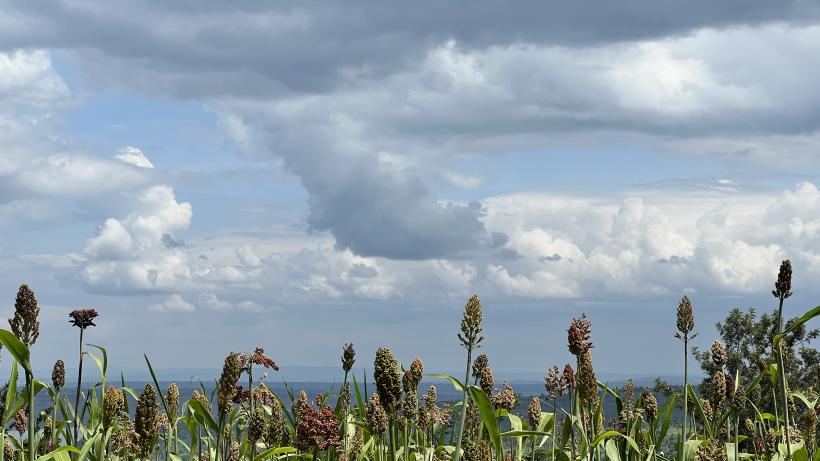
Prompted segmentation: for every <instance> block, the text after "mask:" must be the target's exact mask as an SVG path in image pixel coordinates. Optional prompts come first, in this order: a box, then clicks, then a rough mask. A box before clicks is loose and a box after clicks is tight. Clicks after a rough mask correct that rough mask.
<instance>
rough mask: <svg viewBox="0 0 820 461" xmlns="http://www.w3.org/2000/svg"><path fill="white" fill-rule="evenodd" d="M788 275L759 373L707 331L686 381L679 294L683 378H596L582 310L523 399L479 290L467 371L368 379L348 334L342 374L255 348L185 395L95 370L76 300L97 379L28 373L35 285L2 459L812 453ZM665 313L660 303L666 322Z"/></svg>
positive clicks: (471, 303)
mask: <svg viewBox="0 0 820 461" xmlns="http://www.w3.org/2000/svg"><path fill="white" fill-rule="evenodd" d="M791 276H792V268H791V263H790V262H789V261H784V262H783V263H782V265H781V266H780V271H779V276H778V278H777V280H776V282H775V284H774V290H773V291H772V295H773V296H774V298H775V300H776V302H777V305H778V310H777V311H776V313H775V314H773V315H774V316H773V317H772V318H771V325H770V330H768V331H769V333H770V334H769V335H767V337H766V338H765V341H766V343H767V344H768V348H769V349H768V350H767V351H760V354H759V355H758V356H756V357H746V359H748V360H749V363H751V364H752V365H753V367H756V370H753V371H751V372H750V371H749V367H748V366H745V365H743V363H742V359H739V358H738V354H742V351H739V350H737V349H738V348H739V345H738V344H740V343H738V344H724V343H722V342H720V341H715V342H714V343H713V344H712V345H711V347H710V348H709V350H708V351H699V350H697V349H696V348H695V349H694V355H695V356H696V357H697V358H698V360H699V361H700V362H701V364H702V365H703V364H706V366H705V367H704V369H708V370H709V374H708V376H707V378H706V380H705V381H704V382H703V383H700V384H695V383H690V382H688V371H689V370H688V369H689V357H690V355H692V354H690V347H691V346H692V344H691V341H692V340H693V339H694V338H695V337H696V335H697V334H696V333H695V309H694V307H693V304H692V302H691V301H690V299H689V298H688V297H686V296H684V297H683V298H682V299H681V300H680V303H679V305H678V306H677V310H676V311H675V312H674V314H675V316H676V321H675V325H674V327H675V330H676V332H675V333H674V336H675V338H677V339H678V340H679V341H680V343H681V353H682V354H681V357H680V364H681V367H682V371H683V373H684V377H685V378H684V385H683V387H678V388H674V387H672V386H668V385H667V386H664V385H662V384H663V383H661V382H660V380H659V382H658V385H657V386H655V388H653V389H650V388H643V389H637V388H636V386H635V385H634V384H633V383H632V381H631V380H628V381H627V382H626V383H624V385H623V386H622V387H618V388H613V387H611V386H608V385H606V384H604V383H602V382H600V381H599V380H597V379H596V375H595V368H594V361H593V352H594V347H593V337H594V335H593V328H592V324H591V322H590V321H589V320H588V319H587V318H586V316H585V315H583V314H581V315H579V316H578V317H576V318H575V319H574V320H573V321H572V323H571V324H570V325H569V326H568V329H567V352H568V355H567V357H568V358H569V359H570V360H569V363H567V364H563V365H555V366H553V367H551V368H549V369H548V370H545V372H544V385H543V390H542V392H541V393H540V395H536V396H532V397H531V398H529V399H528V400H527V401H524V402H519V399H520V398H521V395H520V394H518V393H516V391H515V390H514V389H513V387H512V386H511V385H510V384H509V383H508V382H506V381H505V382H503V383H499V382H497V381H496V380H495V377H494V375H493V371H492V368H491V366H490V360H489V358H488V357H487V355H484V354H481V353H480V352H481V346H482V342H483V340H484V336H483V335H482V332H483V328H482V321H483V312H482V306H481V302H480V300H479V298H478V296H472V297H471V298H469V299H468V300H467V302H466V305H465V306H464V313H463V319H462V321H461V325H460V327H459V328H455V326H454V341H453V345H452V346H453V347H455V346H456V344H458V345H460V346H461V347H462V348H463V349H464V353H465V361H464V364H465V366H464V374H463V375H460V376H448V375H443V374H437V373H430V372H429V371H428V370H425V367H424V364H423V362H422V360H421V359H420V358H416V359H414V360H413V361H412V362H411V363H409V364H400V363H398V362H397V360H396V359H395V358H394V356H393V353H392V352H391V350H390V349H389V348H388V347H381V348H379V349H378V351H377V352H376V356H375V357H374V358H372V364H373V367H372V369H373V375H372V376H361V375H360V378H359V379H357V376H356V365H357V364H359V365H360V363H361V362H360V361H363V360H367V361H368V364H369V363H370V360H371V358H370V357H368V358H362V357H359V356H358V355H357V354H356V350H355V347H354V345H353V344H345V345H344V346H343V347H342V348H341V363H340V366H341V368H342V370H343V372H344V380H343V382H342V383H341V385H340V386H338V387H336V388H331V389H329V390H327V391H325V392H320V393H315V394H314V395H309V394H308V393H307V392H305V391H304V390H300V389H298V388H294V387H292V386H290V385H288V384H287V383H285V385H284V388H283V389H279V390H278V392H274V390H273V389H271V387H269V386H268V385H266V384H264V383H262V381H261V380H259V379H258V378H259V377H260V376H261V375H263V374H265V373H273V372H275V371H276V370H278V366H277V364H276V362H275V361H274V360H273V359H272V358H271V357H269V356H268V355H267V354H266V353H265V351H264V350H263V349H262V348H257V349H256V350H255V351H248V352H234V353H231V354H230V355H228V356H227V357H226V358H225V361H224V366H223V369H222V373H221V375H220V376H219V378H218V380H217V381H216V383H215V384H213V385H211V384H209V385H208V386H206V385H205V384H201V385H200V388H198V389H194V390H193V391H192V392H191V394H190V395H186V396H181V395H180V388H179V386H178V385H177V384H175V383H170V384H169V385H167V386H160V384H159V383H160V382H161V381H160V380H161V377H160V376H156V374H155V373H154V370H153V368H152V367H151V364H150V361H149V360H148V358H147V357H146V366H147V367H148V368H149V370H150V373H151V376H152V377H153V384H147V385H145V386H144V388H142V389H133V388H131V387H129V386H127V385H126V383H125V381H124V378H122V377H117V378H116V379H112V378H111V377H109V376H107V374H108V373H107V372H108V370H107V368H108V356H107V351H106V349H105V348H104V347H102V346H98V345H92V344H87V343H86V342H85V340H86V335H87V333H89V332H90V331H92V330H90V329H91V328H92V327H94V326H95V323H94V322H95V319H96V318H97V316H98V313H97V312H96V311H95V310H93V309H81V310H75V311H73V312H71V314H70V323H71V324H72V325H73V326H74V327H76V329H77V330H76V332H77V333H78V336H79V351H80V357H81V358H82V359H84V360H85V361H86V363H88V361H90V362H92V363H93V364H94V365H96V369H97V370H98V375H97V377H95V378H94V380H95V381H96V382H94V383H93V384H92V385H89V386H85V387H83V386H82V383H84V382H88V381H87V380H86V381H83V377H82V370H83V368H82V361H81V362H80V368H79V375H78V381H77V383H78V385H77V387H74V388H73V389H75V390H74V392H67V387H66V384H67V383H66V378H65V376H66V371H65V364H64V363H63V362H62V361H60V360H58V361H57V362H56V363H55V364H54V367H53V372H52V375H51V377H50V379H49V377H42V376H35V375H34V373H33V369H34V367H33V364H32V363H31V360H30V349H31V347H32V346H34V345H35V343H36V342H37V339H38V337H39V335H40V333H41V332H40V324H39V321H38V315H39V308H38V305H37V299H36V297H35V294H34V292H33V291H32V290H31V289H30V288H29V287H28V286H27V285H22V286H20V289H19V291H18V293H17V298H16V302H15V312H14V316H13V317H12V318H11V319H9V326H10V329H9V330H5V329H3V330H0V343H2V345H3V348H4V349H6V350H7V351H8V357H11V359H12V360H13V364H12V367H11V374H10V376H9V380H8V382H7V384H6V386H5V388H4V389H3V391H2V395H0V401H1V402H0V403H2V408H1V410H2V419H3V425H2V432H1V433H2V437H3V440H4V449H3V450H2V452H0V456H2V458H0V461H3V460H6V461H11V460H34V459H38V460H43V461H45V460H48V459H55V460H60V461H68V460H72V459H73V460H105V459H157V460H172V461H180V460H192V461H193V460H197V461H198V460H224V461H239V460H254V461H255V460H260V461H261V460H266V459H267V460H274V459H276V460H296V459H304V460H308V459H321V460H326V461H337V460H338V461H347V460H351V461H352V460H359V461H364V460H369V461H397V460H413V461H434V460H453V461H460V460H465V461H489V460H497V461H502V460H504V461H506V460H515V461H522V460H528V461H536V460H553V459H554V460H562V461H571V460H580V461H584V460H588V461H593V460H609V461H621V460H623V461H626V460H635V461H654V460H682V461H688V460H699V461H701V460H702V461H707V460H724V459H728V460H735V461H736V460H739V459H744V460H749V459H761V460H787V459H794V460H800V461H805V460H817V459H820V454H818V450H817V449H816V445H817V433H816V428H817V412H818V410H820V405H818V394H817V389H816V388H814V386H811V385H810V386H806V388H796V387H793V385H792V384H791V381H790V374H789V369H790V366H791V365H793V363H794V362H795V356H794V352H793V351H792V348H793V346H794V344H795V341H796V340H795V336H800V337H801V338H803V339H805V337H806V336H807V335H808V336H809V337H810V338H811V337H814V336H816V333H807V332H806V324H807V322H809V321H810V320H811V319H812V318H814V317H816V316H817V315H818V314H820V307H816V308H814V309H810V310H808V311H807V312H806V313H805V314H804V315H803V316H801V317H799V318H795V319H791V320H789V321H784V319H783V314H782V312H783V305H784V303H785V302H786V301H787V299H788V298H789V297H790V296H791V293H792V292H791ZM675 316H673V315H672V310H671V309H670V320H671V319H672V318H673V317H675ZM766 318H768V317H766ZM671 323H672V322H671V321H670V331H671V330H672V328H671V327H672V325H671ZM42 333H43V334H54V332H42ZM64 333H65V332H63V333H62V334H64ZM671 336H672V335H671V334H670V340H673V339H672V338H671ZM442 347H444V345H442ZM815 352H816V351H815ZM768 358H771V360H768ZM425 376H428V377H431V378H436V379H438V380H440V381H439V382H444V383H446V384H445V385H446V386H452V391H454V392H455V393H456V394H453V393H452V392H451V393H450V395H457V396H458V398H456V399H450V400H446V401H445V399H441V398H440V397H439V395H438V390H437V388H436V386H429V387H427V388H420V387H421V382H422V379H423V377H425ZM86 378H87V377H86ZM368 383H369V384H368ZM374 383H375V389H373V387H374ZM189 388H190V386H189ZM283 391H284V392H283ZM283 394H284V395H283ZM46 396H47V398H46ZM42 402H48V405H47V406H43V404H42ZM559 402H560V404H559ZM38 403H39V406H41V407H39V408H38ZM613 409H614V413H613Z"/></svg>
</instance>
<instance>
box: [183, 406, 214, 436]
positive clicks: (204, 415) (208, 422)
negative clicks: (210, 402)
mask: <svg viewBox="0 0 820 461" xmlns="http://www.w3.org/2000/svg"><path fill="white" fill-rule="evenodd" d="M188 408H189V409H190V410H191V411H192V412H193V414H194V417H195V418H197V419H198V420H200V421H201V422H202V423H203V424H205V426H206V427H207V429H210V430H212V431H218V430H219V427H218V426H217V424H216V421H214V417H213V416H211V412H210V411H209V409H207V408H205V407H204V406H203V405H202V403H200V402H199V401H197V400H194V399H191V400H189V401H188ZM200 418H201V419H200Z"/></svg>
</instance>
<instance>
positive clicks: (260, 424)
mask: <svg viewBox="0 0 820 461" xmlns="http://www.w3.org/2000/svg"><path fill="white" fill-rule="evenodd" d="M267 433H268V421H267V420H266V419H265V409H264V408H262V407H261V406H258V407H255V408H254V409H253V413H251V419H250V421H249V422H248V441H250V442H251V443H256V442H257V441H259V440H262V438H263V437H264V436H265V434H267Z"/></svg>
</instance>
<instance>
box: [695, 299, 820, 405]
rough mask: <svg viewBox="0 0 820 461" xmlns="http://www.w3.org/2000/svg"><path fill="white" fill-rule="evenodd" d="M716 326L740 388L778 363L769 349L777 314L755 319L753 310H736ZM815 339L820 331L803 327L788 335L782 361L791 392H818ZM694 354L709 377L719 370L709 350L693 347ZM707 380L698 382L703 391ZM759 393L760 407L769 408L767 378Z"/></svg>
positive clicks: (819, 364) (818, 358)
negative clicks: (811, 389) (737, 376)
mask: <svg viewBox="0 0 820 461" xmlns="http://www.w3.org/2000/svg"><path fill="white" fill-rule="evenodd" d="M795 320H797V319H796V318H794V319H791V320H789V321H788V322H786V327H785V328H788V327H789V326H791V324H792V323H793V322H794V321H795ZM716 327H717V330H718V333H719V334H720V339H721V341H722V342H723V343H724V345H725V346H726V352H727V361H726V363H727V368H728V370H729V374H730V375H731V376H732V377H734V374H735V372H736V371H739V372H740V380H741V384H742V385H744V386H745V385H748V384H749V383H750V382H752V380H754V379H755V378H756V377H757V375H758V374H760V373H761V372H762V371H764V370H767V369H768V366H769V364H773V363H777V358H776V354H775V352H774V351H773V350H772V347H771V344H772V336H773V335H774V331H775V329H776V327H777V311H774V312H772V313H771V314H769V313H764V314H763V315H760V316H758V314H757V310H756V309H754V308H749V309H747V310H745V311H742V310H740V309H737V308H735V309H732V311H731V312H729V315H727V316H726V318H725V319H724V320H723V321H721V322H718V323H717V324H716ZM818 336H820V329H813V330H810V329H808V328H806V326H805V324H804V325H801V326H799V327H798V328H796V329H795V330H794V332H793V333H791V334H789V335H788V336H787V339H786V344H785V348H784V351H783V352H784V357H783V360H784V364H785V365H784V366H785V368H786V370H787V373H788V377H789V385H790V387H791V388H792V389H793V390H797V389H804V390H805V389H809V388H813V389H815V390H818V389H820V353H818V351H817V350H816V349H815V348H814V347H813V346H812V341H813V340H814V339H816V338H817V337H818ZM693 355H694V356H695V359H696V360H697V361H698V363H700V367H701V369H702V370H703V371H704V373H705V374H706V376H712V375H713V373H714V372H715V370H717V369H718V367H717V366H716V365H715V363H714V361H713V360H712V356H711V355H712V354H711V352H710V351H709V349H706V350H700V349H698V348H697V347H694V348H693ZM709 381H710V379H709V378H706V379H705V380H704V381H703V383H701V391H702V392H703V391H706V390H707V389H708V386H709V385H710V384H711V383H710V382H709ZM760 393H761V395H760V401H761V402H762V403H763V406H764V407H766V408H772V407H773V401H772V386H771V382H770V381H769V380H768V379H764V380H763V381H762V386H761V389H760ZM754 397H757V396H754Z"/></svg>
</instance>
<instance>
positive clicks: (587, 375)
mask: <svg viewBox="0 0 820 461" xmlns="http://www.w3.org/2000/svg"><path fill="white" fill-rule="evenodd" d="M579 362H580V364H579V368H578V376H577V379H578V397H579V398H580V399H581V401H582V402H583V403H584V404H586V405H589V404H590V403H592V402H594V401H595V398H596V397H597V395H598V381H597V379H596V378H595V370H594V369H593V368H592V356H591V355H590V353H589V351H588V350H587V351H586V352H584V353H583V354H581V356H580V360H579Z"/></svg>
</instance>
